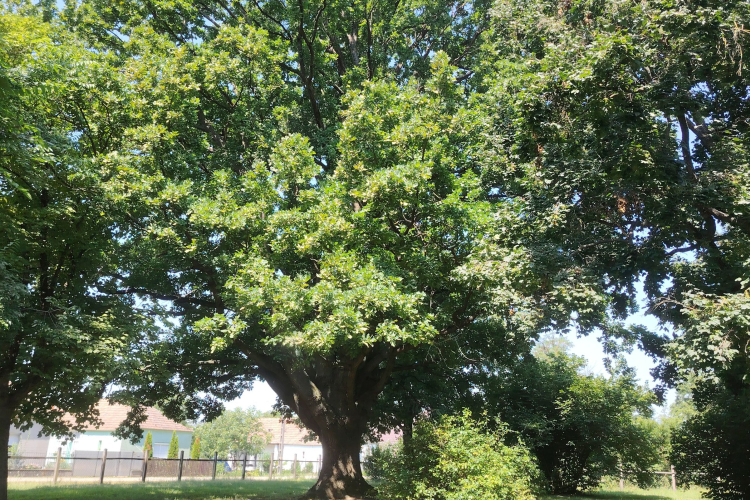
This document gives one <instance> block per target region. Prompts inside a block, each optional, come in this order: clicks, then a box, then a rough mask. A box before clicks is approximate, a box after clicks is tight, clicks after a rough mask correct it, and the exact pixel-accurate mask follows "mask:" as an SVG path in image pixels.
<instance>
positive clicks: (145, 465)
mask: <svg viewBox="0 0 750 500" xmlns="http://www.w3.org/2000/svg"><path fill="white" fill-rule="evenodd" d="M147 470H148V450H147V449H144V450H143V467H141V482H142V483H145V482H146V471H147Z"/></svg>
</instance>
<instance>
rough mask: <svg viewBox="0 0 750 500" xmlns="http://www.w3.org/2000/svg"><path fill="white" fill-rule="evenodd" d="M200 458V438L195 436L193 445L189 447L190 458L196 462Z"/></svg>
mask: <svg viewBox="0 0 750 500" xmlns="http://www.w3.org/2000/svg"><path fill="white" fill-rule="evenodd" d="M200 457H201V438H200V437H198V436H196V437H195V440H194V441H193V445H192V446H191V447H190V458H191V459H192V460H196V459H198V458H200Z"/></svg>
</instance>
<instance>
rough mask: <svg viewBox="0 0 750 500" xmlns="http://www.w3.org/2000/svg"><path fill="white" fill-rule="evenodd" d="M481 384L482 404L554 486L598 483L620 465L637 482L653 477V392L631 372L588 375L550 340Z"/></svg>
mask: <svg viewBox="0 0 750 500" xmlns="http://www.w3.org/2000/svg"><path fill="white" fill-rule="evenodd" d="M550 347H552V348H550ZM482 384H483V385H482V386H481V387H482V390H481V391H480V393H479V394H478V397H480V398H481V399H482V400H483V401H482V402H481V403H480V405H482V408H484V411H489V412H491V414H496V415H498V417H499V419H501V420H502V421H503V422H506V423H507V425H508V427H509V429H511V430H512V431H514V432H515V433H516V435H517V436H518V437H520V439H522V440H523V442H524V443H525V444H526V446H528V447H529V449H530V450H531V452H532V453H533V454H534V455H535V456H536V458H537V460H538V463H539V468H540V469H541V471H542V472H543V473H544V476H545V478H546V482H547V484H548V486H549V488H550V490H551V491H552V492H554V493H557V494H559V493H563V494H567V493H574V492H576V491H578V490H584V489H589V488H596V487H597V486H598V485H599V484H600V482H601V480H602V478H603V477H604V476H607V475H613V476H617V475H619V471H620V470H622V469H624V470H627V471H629V472H631V473H634V475H632V476H629V478H632V479H634V480H636V481H637V482H638V483H639V484H640V485H642V486H646V485H648V484H650V483H651V482H652V481H653V477H654V476H653V475H652V474H650V473H649V472H650V471H651V470H654V466H655V465H657V464H658V463H660V462H661V459H662V458H663V456H662V454H661V448H660V445H661V443H660V439H659V435H658V434H657V433H656V430H655V429H654V428H652V426H651V425H650V424H649V422H650V421H649V420H648V419H647V417H650V416H651V408H650V405H651V404H653V403H654V398H653V395H652V394H651V393H650V392H649V391H647V390H646V389H644V388H642V387H640V386H638V384H637V383H636V380H635V377H634V374H633V372H632V371H631V370H628V369H623V370H621V371H618V372H614V373H612V374H611V375H610V376H609V377H603V376H596V375H589V374H585V360H584V359H582V358H579V357H576V356H572V355H570V354H568V353H567V352H566V346H565V345H564V344H563V345H554V344H553V345H552V346H550V343H549V342H548V341H547V342H543V343H542V344H540V345H539V346H538V347H537V348H536V349H535V356H533V357H529V358H526V359H524V360H523V361H522V362H521V363H520V364H519V365H518V366H517V367H514V368H513V369H506V370H502V371H499V372H497V375H494V376H490V377H488V378H487V379H486V380H485V381H483V382H482Z"/></svg>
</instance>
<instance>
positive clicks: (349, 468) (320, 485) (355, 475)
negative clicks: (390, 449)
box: [303, 427, 374, 500]
mask: <svg viewBox="0 0 750 500" xmlns="http://www.w3.org/2000/svg"><path fill="white" fill-rule="evenodd" d="M361 440H362V433H359V432H352V431H351V430H349V429H346V428H343V427H341V428H329V429H327V431H326V432H325V433H323V434H322V435H321V436H320V441H321V444H322V445H323V466H322V468H321V470H320V475H319V477H318V481H317V482H316V483H315V485H313V487H312V488H310V490H308V492H307V493H306V494H305V495H304V497H303V498H306V499H308V498H309V499H324V500H330V499H355V498H356V499H360V498H367V497H368V496H374V489H373V488H372V486H370V485H369V484H368V483H367V481H365V478H364V477H363V476H362V467H361V464H360V460H359V454H360V451H361V447H362V444H361Z"/></svg>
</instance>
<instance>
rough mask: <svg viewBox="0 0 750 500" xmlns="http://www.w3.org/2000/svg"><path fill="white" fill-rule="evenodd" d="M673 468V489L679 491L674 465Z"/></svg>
mask: <svg viewBox="0 0 750 500" xmlns="http://www.w3.org/2000/svg"><path fill="white" fill-rule="evenodd" d="M670 467H671V470H672V491H677V474H676V473H675V470H674V465H670Z"/></svg>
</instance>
